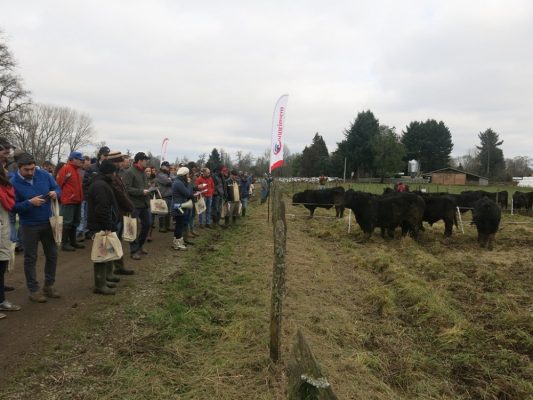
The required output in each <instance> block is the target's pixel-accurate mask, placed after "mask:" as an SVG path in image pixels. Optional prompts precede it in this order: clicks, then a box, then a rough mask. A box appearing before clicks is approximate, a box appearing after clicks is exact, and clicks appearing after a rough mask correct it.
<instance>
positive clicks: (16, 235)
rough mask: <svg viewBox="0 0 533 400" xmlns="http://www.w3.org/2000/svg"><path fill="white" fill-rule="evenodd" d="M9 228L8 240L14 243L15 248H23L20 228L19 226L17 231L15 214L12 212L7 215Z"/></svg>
mask: <svg viewBox="0 0 533 400" xmlns="http://www.w3.org/2000/svg"><path fill="white" fill-rule="evenodd" d="M9 228H10V232H11V235H10V238H9V239H10V240H11V241H12V242H13V243H16V246H17V247H19V248H23V246H22V227H21V226H20V224H19V228H18V230H17V214H16V213H14V212H10V213H9Z"/></svg>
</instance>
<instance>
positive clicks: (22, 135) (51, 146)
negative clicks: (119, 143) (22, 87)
mask: <svg viewBox="0 0 533 400" xmlns="http://www.w3.org/2000/svg"><path fill="white" fill-rule="evenodd" d="M92 132H93V128H92V122H91V120H90V118H89V117H87V116H85V115H83V116H80V115H79V114H78V113H77V112H76V111H75V110H72V109H70V108H67V107H58V106H52V105H46V104H37V105H33V106H31V107H29V108H28V110H27V112H25V113H24V114H20V118H18V119H17V124H16V128H15V129H14V130H13V132H12V140H13V143H14V144H15V146H17V147H19V148H21V149H24V150H25V151H28V152H30V153H31V154H33V156H34V157H35V160H36V161H37V162H39V163H41V162H43V161H45V160H51V159H54V158H55V159H56V160H57V161H59V160H61V156H62V155H64V154H65V153H67V154H68V153H70V152H71V151H73V150H77V149H78V148H79V147H81V146H82V145H83V144H87V143H89V142H88V138H90V137H92V134H93V133H92Z"/></svg>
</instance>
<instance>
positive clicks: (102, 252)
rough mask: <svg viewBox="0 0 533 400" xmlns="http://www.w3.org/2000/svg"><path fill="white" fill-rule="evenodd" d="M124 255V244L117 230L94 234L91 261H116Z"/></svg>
mask: <svg viewBox="0 0 533 400" xmlns="http://www.w3.org/2000/svg"><path fill="white" fill-rule="evenodd" d="M123 255H124V252H123V251H122V244H120V240H119V238H118V236H117V234H116V233H115V232H110V233H105V232H104V231H100V232H98V233H97V234H96V235H94V240H93V247H92V249H91V261H93V262H97V263H103V262H108V261H115V260H119V259H121V258H122V256H123Z"/></svg>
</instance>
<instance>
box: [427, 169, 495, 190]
mask: <svg viewBox="0 0 533 400" xmlns="http://www.w3.org/2000/svg"><path fill="white" fill-rule="evenodd" d="M424 176H428V177H430V178H431V183H436V184H438V185H479V186H487V185H488V184H489V180H488V178H484V177H482V176H479V175H474V174H471V173H469V172H466V171H461V170H459V169H456V168H451V167H447V168H442V169H438V170H436V171H431V172H428V173H427V174H424Z"/></svg>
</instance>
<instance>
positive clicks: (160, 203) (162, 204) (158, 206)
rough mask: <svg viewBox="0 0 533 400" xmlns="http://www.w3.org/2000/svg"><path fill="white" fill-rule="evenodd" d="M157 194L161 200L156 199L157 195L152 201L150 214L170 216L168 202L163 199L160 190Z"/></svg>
mask: <svg viewBox="0 0 533 400" xmlns="http://www.w3.org/2000/svg"><path fill="white" fill-rule="evenodd" d="M157 193H159V199H157V198H156V197H155V193H154V195H153V197H152V198H151V199H150V212H151V213H152V214H156V215H166V214H168V206H167V202H166V201H165V200H164V199H163V198H162V197H161V192H160V191H159V189H157Z"/></svg>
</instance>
